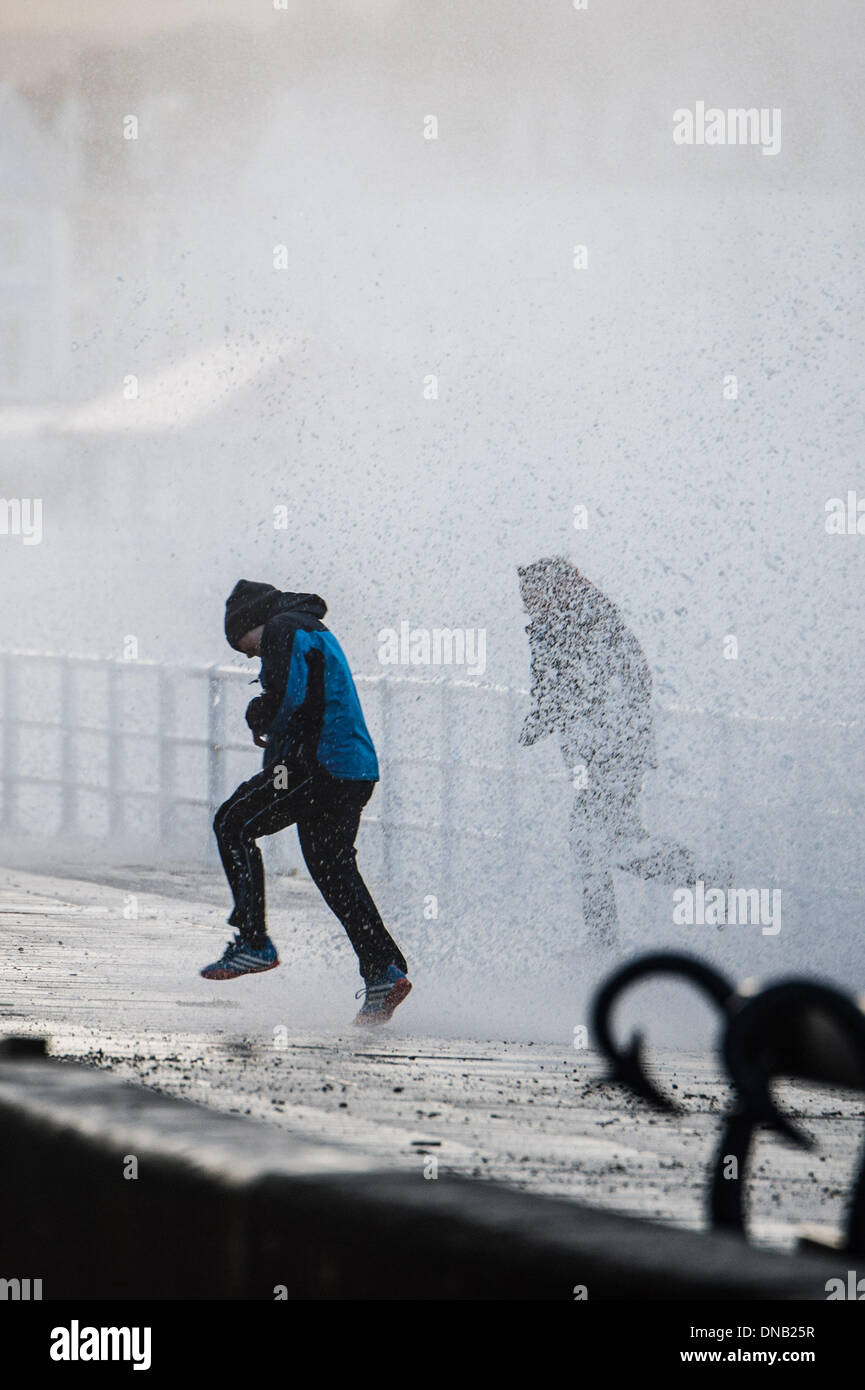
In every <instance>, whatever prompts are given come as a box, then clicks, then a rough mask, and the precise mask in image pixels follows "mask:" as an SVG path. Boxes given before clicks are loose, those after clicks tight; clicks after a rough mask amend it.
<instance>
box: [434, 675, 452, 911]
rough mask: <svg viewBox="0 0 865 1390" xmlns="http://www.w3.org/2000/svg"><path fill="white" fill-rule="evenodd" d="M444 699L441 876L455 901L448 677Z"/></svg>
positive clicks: (443, 688)
mask: <svg viewBox="0 0 865 1390" xmlns="http://www.w3.org/2000/svg"><path fill="white" fill-rule="evenodd" d="M439 680H440V690H441V699H440V704H439V730H440V738H441V807H440V812H439V819H440V822H441V829H440V830H439V853H438V861H439V874H440V878H441V882H442V883H443V884H447V890H448V896H449V897H450V898H451V899H452V897H453V893H452V889H453V878H454V863H453V849H454V834H453V815H454V806H453V802H454V757H453V724H452V720H451V719H450V709H449V705H448V688H449V687H448V681H447V678H446V677H445V676H441V677H439Z"/></svg>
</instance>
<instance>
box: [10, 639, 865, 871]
mask: <svg viewBox="0 0 865 1390" xmlns="http://www.w3.org/2000/svg"><path fill="white" fill-rule="evenodd" d="M355 679H356V681H357V684H358V687H359V692H360V695H361V699H362V702H363V704H364V709H365V713H366V716H367V720H368V723H369V724H370V729H371V732H372V734H373V738H374V740H375V743H376V746H377V748H378V751H379V755H380V762H381V769H382V780H381V785H380V787H379V789H378V790H377V792H376V796H375V798H374V800H373V802H372V803H371V804H370V809H369V812H368V813H367V814H365V816H364V821H363V824H364V826H365V827H369V829H370V831H372V832H373V838H377V840H378V844H379V850H380V854H381V869H382V871H383V873H384V874H385V875H386V876H388V877H391V876H393V875H396V874H406V873H412V872H417V871H418V870H419V867H420V866H424V869H425V872H427V873H433V874H436V875H438V876H439V877H442V876H447V877H448V878H452V877H453V875H454V874H456V873H463V874H464V873H465V872H466V869H467V866H470V865H471V864H472V863H474V864H475V865H477V866H478V867H477V871H478V872H481V873H490V874H495V873H499V874H502V873H504V874H506V875H507V876H509V881H513V879H514V878H515V877H518V876H519V872H520V866H522V869H523V870H524V869H525V868H528V867H532V866H533V867H535V868H537V865H538V863H545V864H546V865H547V868H548V869H549V866H550V864H551V862H552V861H555V862H556V863H558V861H559V860H560V859H562V858H565V859H566V857H567V855H566V839H565V837H566V823H567V813H568V807H569V802H570V787H569V777H568V774H567V772H566V771H565V770H564V769H563V768H562V766H561V764H560V761H559V757H558V750H557V748H556V747H555V745H554V741H553V740H547V741H546V743H545V745H543V746H541V745H538V747H537V748H532V749H523V748H520V747H519V744H518V732H519V727H520V724H521V720H522V716H523V713H524V711H525V710H526V709H527V708H528V692H527V691H525V690H521V689H512V688H509V687H503V686H496V685H490V684H485V683H483V682H480V681H469V680H452V679H449V678H446V677H440V676H438V677H429V676H401V675H400V676H394V675H390V674H387V675H386V674H378V675H374V676H363V675H359V676H356V677H355ZM249 684H250V675H249V672H248V671H245V670H242V669H240V668H238V667H232V666H223V665H212V666H192V665H183V666H173V665H163V664H159V663H157V662H152V661H139V660H130V661H123V660H111V659H106V658H98V657H87V656H74V655H56V654H50V653H44V652H28V651H6V652H3V653H0V699H2V708H0V720H2V753H3V765H2V771H0V790H2V813H0V824H2V828H3V830H4V832H5V833H6V834H7V835H19V834H29V835H31V836H45V837H53V836H57V837H63V838H65V839H76V838H83V839H91V840H95V841H101V842H102V843H104V844H106V845H112V844H114V845H124V846H131V845H135V846H137V847H138V849H139V850H140V851H142V852H144V851H145V850H146V849H147V848H148V847H149V846H153V845H157V846H160V847H162V849H163V850H164V851H165V850H168V851H171V850H176V851H177V852H178V854H179V855H182V856H183V857H184V858H185V859H186V860H187V861H192V862H206V861H207V860H209V859H210V858H211V857H212V853H213V846H212V835H211V831H210V826H211V821H212V818H213V815H214V813H215V811H216V809H217V807H218V806H219V805H220V803H221V802H222V801H223V800H224V799H225V797H226V795H227V794H228V793H229V791H230V790H231V789H232V788H233V786H234V785H236V784H237V783H238V782H239V781H241V780H243V779H244V778H245V777H248V776H251V775H252V773H253V772H254V771H255V770H256V769H257V767H258V766H259V765H260V752H259V750H257V749H256V748H255V747H254V745H253V744H252V743H251V740H250V739H248V738H247V737H246V736H245V735H246V726H245V724H244V722H243V710H244V707H245V703H246V700H247V698H248V697H249V694H250V691H249V689H248V686H249ZM657 728H658V735H659V737H658V742H659V752H660V763H661V767H660V770H659V772H658V773H657V774H653V776H652V778H650V779H649V784H648V785H647V801H648V803H649V814H651V815H654V816H656V817H657V816H659V817H660V819H661V820H662V821H666V822H667V823H668V825H669V826H670V827H673V828H676V827H680V826H681V825H682V824H683V823H687V826H688V830H689V832H691V831H693V833H695V834H696V835H697V836H698V837H700V836H702V838H703V841H704V843H705V844H706V845H707V846H710V845H711V844H712V843H715V842H717V843H718V844H719V845H721V844H723V846H724V848H725V849H727V850H729V849H730V848H731V847H732V848H733V849H734V850H736V849H738V852H739V853H740V854H741V853H747V854H748V855H749V856H750V859H751V861H752V862H753V863H754V864H756V865H759V866H761V867H762V870H763V871H764V873H766V874H771V875H774V877H776V878H785V879H786V880H788V881H789V880H790V878H791V876H795V875H796V873H800V874H801V873H804V874H805V875H806V876H807V877H808V881H809V882H813V881H814V875H815V872H816V873H818V876H819V875H820V874H822V876H823V877H824V878H825V879H826V881H827V882H829V883H831V884H833V885H835V886H840V889H841V891H846V890H847V889H848V888H849V887H850V886H853V887H855V888H857V890H858V888H861V887H863V886H865V869H863V865H862V863H861V860H860V856H858V854H857V853H856V852H855V846H857V845H858V843H859V840H858V836H859V825H860V823H861V817H862V814H863V809H865V808H863V794H865V779H863V772H865V757H863V739H862V726H861V724H859V723H858V722H853V723H842V722H838V721H835V722H833V721H827V720H814V719H812V720H806V719H800V720H795V721H791V720H782V719H771V718H770V719H767V718H760V717H750V716H730V715H719V714H715V713H712V712H710V711H705V710H695V709H685V708H682V707H675V706H673V707H667V708H659V709H658V711H657ZM235 731H236V732H235ZM364 834H366V831H364ZM817 850H819V851H820V854H819V856H818V857H819V859H820V863H821V864H824V865H825V871H824V870H823V869H820V868H819V866H818V865H817V862H816V859H815V851H817ZM287 852H288V853H290V851H287V850H286V849H285V848H283V849H282V850H280V853H282V854H283V855H284V854H285V853H287ZM845 856H846V857H845ZM294 862H295V864H296V863H299V860H298V859H297V856H296V852H295V859H294Z"/></svg>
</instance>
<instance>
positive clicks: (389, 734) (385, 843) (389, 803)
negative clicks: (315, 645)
mask: <svg viewBox="0 0 865 1390" xmlns="http://www.w3.org/2000/svg"><path fill="white" fill-rule="evenodd" d="M392 699H393V696H392V691H391V679H390V677H389V676H382V680H381V744H382V748H383V749H384V750H385V751H384V754H383V756H382V767H381V773H382V778H381V845H382V851H381V854H382V874H383V877H384V879H385V881H386V882H387V883H391V882H392V881H393V874H394V853H393V824H392V820H391V816H392V811H393V786H392V779H393V776H394V766H395V763H394V760H393V758H392V751H393V742H392V740H393V718H392V714H393V711H392V708H391V701H392Z"/></svg>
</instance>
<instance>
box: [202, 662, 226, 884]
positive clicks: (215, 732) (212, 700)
mask: <svg viewBox="0 0 865 1390" xmlns="http://www.w3.org/2000/svg"><path fill="white" fill-rule="evenodd" d="M224 800H225V690H224V684H223V680H222V677H221V676H220V675H219V674H218V671H217V668H216V667H215V666H212V667H211V668H210V672H209V674H208V677H207V811H208V824H207V830H208V836H207V845H206V850H205V854H206V858H207V859H208V860H212V859H213V856H214V853H215V846H214V843H213V837H212V836H211V835H210V833H209V831H210V823H211V821H212V820H213V817H214V816H215V815H216V812H217V811H218V810H219V807H220V806H221V805H222V802H223V801H224Z"/></svg>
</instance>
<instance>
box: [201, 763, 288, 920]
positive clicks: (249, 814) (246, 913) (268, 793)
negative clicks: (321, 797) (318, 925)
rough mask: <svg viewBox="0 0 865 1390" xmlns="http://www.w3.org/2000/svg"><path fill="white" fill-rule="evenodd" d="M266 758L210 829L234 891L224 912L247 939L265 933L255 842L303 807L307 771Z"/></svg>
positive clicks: (262, 886)
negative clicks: (264, 764) (230, 907)
mask: <svg viewBox="0 0 865 1390" xmlns="http://www.w3.org/2000/svg"><path fill="white" fill-rule="evenodd" d="M281 766H282V765H279V764H272V765H271V766H270V767H267V768H264V769H262V771H261V772H259V773H257V774H256V776H255V777H251V778H250V779H249V781H247V782H242V783H241V785H240V786H239V787H238V788H237V790H236V791H235V792H233V793H232V795H231V796H230V797H229V798H228V800H227V801H226V802H224V804H223V805H222V806H220V808H219V810H218V811H217V813H216V816H215V817H214V822H213V829H214V834H215V835H216V843H217V845H218V848H219V854H220V858H221V860H222V864H223V867H224V869H225V875H226V878H227V879H228V883H229V886H230V888H231V891H232V894H233V896H234V904H235V907H234V911H233V912H232V914H231V917H230V918H229V921H230V923H231V925H232V926H235V927H237V929H238V933H239V935H240V936H241V937H242V939H243V940H244V941H248V942H250V943H251V944H253V945H254V944H256V943H260V942H261V941H262V940H264V939H265V938H266V935H267V925H266V903H265V884H264V863H263V861H262V858H261V851H260V850H259V848H258V845H257V844H256V840H257V838H258V837H259V836H260V835H273V834H276V832H277V831H279V830H284V829H285V828H286V826H289V825H292V824H294V822H295V821H296V820H297V819H298V816H299V815H300V814H301V813H302V811H303V809H304V807H305V800H304V792H305V791H306V790H307V789H308V788H309V787H310V786H311V785H312V777H311V776H310V774H309V773H308V772H307V771H306V770H304V769H299V768H298V769H285V770H284V771H283V772H282V773H281V774H280V772H279V768H280V767H281Z"/></svg>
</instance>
